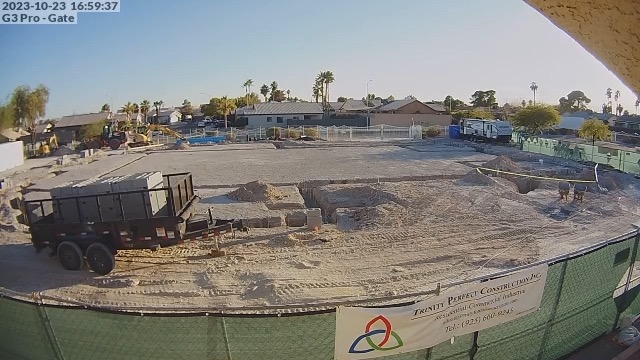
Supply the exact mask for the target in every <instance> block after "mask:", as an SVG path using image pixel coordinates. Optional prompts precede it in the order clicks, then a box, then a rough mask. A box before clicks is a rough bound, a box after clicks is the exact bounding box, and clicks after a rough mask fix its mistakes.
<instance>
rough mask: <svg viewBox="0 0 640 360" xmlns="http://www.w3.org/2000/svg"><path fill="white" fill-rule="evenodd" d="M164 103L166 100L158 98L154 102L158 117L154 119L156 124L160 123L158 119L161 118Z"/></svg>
mask: <svg viewBox="0 0 640 360" xmlns="http://www.w3.org/2000/svg"><path fill="white" fill-rule="evenodd" d="M162 105H164V101H162V100H158V101H154V102H153V107H154V108H155V109H156V118H155V120H154V121H153V122H154V123H155V124H157V123H158V119H159V118H160V108H161V107H162Z"/></svg>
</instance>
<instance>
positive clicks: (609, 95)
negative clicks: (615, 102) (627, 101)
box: [604, 88, 613, 106]
mask: <svg viewBox="0 0 640 360" xmlns="http://www.w3.org/2000/svg"><path fill="white" fill-rule="evenodd" d="M604 94H605V95H607V102H608V103H609V106H611V95H613V91H612V90H611V88H607V92H605V93H604Z"/></svg>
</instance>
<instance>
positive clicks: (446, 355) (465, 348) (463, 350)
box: [422, 334, 473, 360]
mask: <svg viewBox="0 0 640 360" xmlns="http://www.w3.org/2000/svg"><path fill="white" fill-rule="evenodd" d="M472 347H473V334H467V335H463V336H458V337H456V338H455V339H454V342H453V344H451V342H450V341H447V342H443V343H440V344H438V345H436V346H434V347H433V348H432V349H431V357H429V360H468V359H470V357H469V351H470V350H471V348H472ZM422 359H424V358H422Z"/></svg>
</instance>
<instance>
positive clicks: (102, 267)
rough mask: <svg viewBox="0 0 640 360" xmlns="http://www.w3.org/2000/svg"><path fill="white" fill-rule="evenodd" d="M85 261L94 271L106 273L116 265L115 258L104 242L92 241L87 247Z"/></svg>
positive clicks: (101, 273)
mask: <svg viewBox="0 0 640 360" xmlns="http://www.w3.org/2000/svg"><path fill="white" fill-rule="evenodd" d="M87 263H89V267H90V268H91V270H93V271H94V272H95V273H97V274H100V275H107V274H108V273H110V272H111V271H112V270H113V268H114V267H115V266H116V259H115V257H114V256H113V254H112V252H111V249H109V248H108V247H107V246H106V245H105V244H103V243H93V244H91V245H90V246H89V248H87Z"/></svg>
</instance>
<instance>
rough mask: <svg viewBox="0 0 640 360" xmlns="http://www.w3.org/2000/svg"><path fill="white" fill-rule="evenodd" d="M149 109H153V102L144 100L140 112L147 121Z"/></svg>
mask: <svg viewBox="0 0 640 360" xmlns="http://www.w3.org/2000/svg"><path fill="white" fill-rule="evenodd" d="M149 110H151V102H149V100H142V102H141V103H140V112H141V113H142V118H143V119H144V122H147V114H148V113H149Z"/></svg>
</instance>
